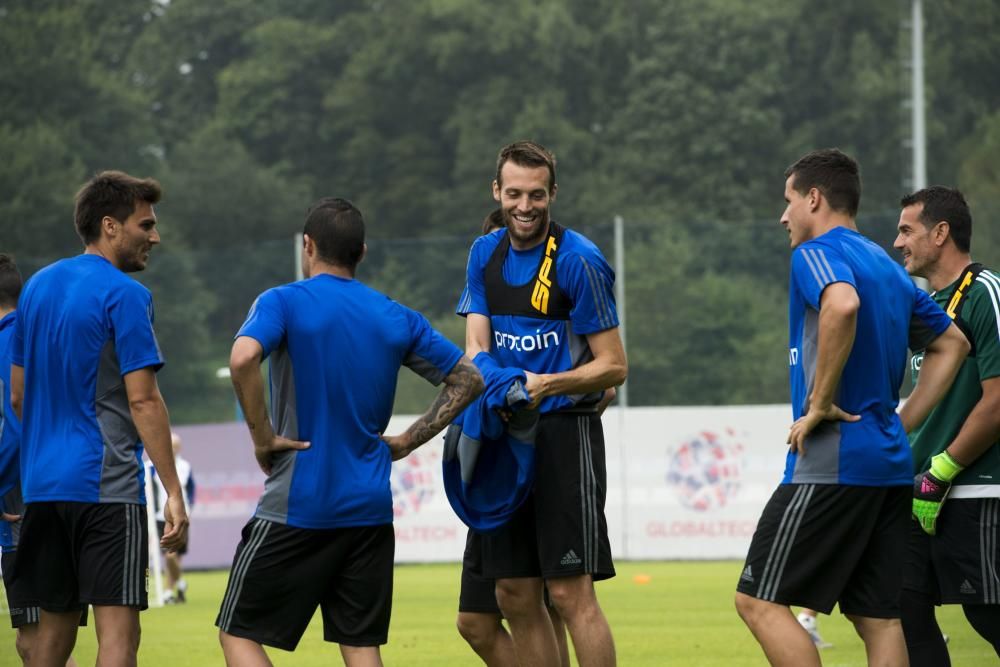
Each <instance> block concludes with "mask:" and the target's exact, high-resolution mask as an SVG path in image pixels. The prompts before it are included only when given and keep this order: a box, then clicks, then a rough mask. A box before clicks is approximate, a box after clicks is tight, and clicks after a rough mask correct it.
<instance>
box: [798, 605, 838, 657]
mask: <svg viewBox="0 0 1000 667" xmlns="http://www.w3.org/2000/svg"><path fill="white" fill-rule="evenodd" d="M816 615H817V612H816V610H815V609H805V608H803V609H802V611H800V612H799V615H798V616H796V617H795V618H796V619H797V620H798V622H799V625H801V626H802V628H803V629H804V630H805V631H806V632H808V633H809V639H811V640H812V642H813V644H815V645H816V648H830V647H832V646H833V644H831V643H830V642H828V641H824V640H823V637H821V636H820V634H819V621H818V620H817V619H816Z"/></svg>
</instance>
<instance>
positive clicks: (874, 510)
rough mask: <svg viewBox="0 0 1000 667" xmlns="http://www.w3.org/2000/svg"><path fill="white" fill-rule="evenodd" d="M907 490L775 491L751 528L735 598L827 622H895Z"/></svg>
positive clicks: (803, 487) (790, 487)
mask: <svg viewBox="0 0 1000 667" xmlns="http://www.w3.org/2000/svg"><path fill="white" fill-rule="evenodd" d="M911 493H912V489H911V487H909V486H897V487H867V486H839V485H833V484H782V485H781V486H779V487H778V488H777V490H776V491H775V492H774V495H772V496H771V499H770V500H769V501H768V503H767V505H766V506H765V508H764V512H763V514H762V515H761V517H760V521H759V522H758V524H757V530H756V531H755V532H754V536H753V541H752V542H751V544H750V551H749V553H748V554H747V559H746V563H745V564H744V566H743V573H742V574H741V575H740V581H739V585H738V586H737V590H738V591H739V592H741V593H745V594H746V595H750V596H753V597H755V598H759V599H761V600H766V601H768V602H774V603H777V604H781V605H789V606H797V607H808V608H810V609H815V610H817V611H821V612H823V613H826V614H829V613H830V611H831V610H832V609H833V605H834V604H836V603H839V604H840V611H841V613H844V614H853V615H857V616H866V617H869V618H899V594H900V591H901V590H902V568H901V567H900V565H901V563H903V561H904V558H905V557H906V537H907V534H908V531H909V521H910V508H911Z"/></svg>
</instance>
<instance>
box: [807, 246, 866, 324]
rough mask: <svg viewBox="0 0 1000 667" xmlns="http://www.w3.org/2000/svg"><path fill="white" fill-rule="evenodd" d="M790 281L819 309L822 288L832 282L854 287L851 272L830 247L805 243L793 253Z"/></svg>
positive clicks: (852, 273)
mask: <svg viewBox="0 0 1000 667" xmlns="http://www.w3.org/2000/svg"><path fill="white" fill-rule="evenodd" d="M792 280H794V281H795V284H796V285H797V286H798V288H799V291H800V292H801V293H802V296H803V298H804V299H805V300H806V303H808V304H809V305H810V306H812V307H813V308H815V309H816V310H819V302H820V298H821V297H822V296H823V290H825V289H826V288H827V286H828V285H832V284H833V283H847V284H848V285H850V286H851V287H853V288H854V289H857V287H858V285H857V283H856V282H855V280H854V271H852V270H851V267H850V266H848V264H847V263H846V262H845V261H844V260H843V259H842V258H841V256H840V254H839V253H838V252H837V251H836V250H835V249H833V248H831V247H829V246H823V245H819V244H805V245H801V246H799V247H798V248H796V249H795V251H794V252H793V253H792Z"/></svg>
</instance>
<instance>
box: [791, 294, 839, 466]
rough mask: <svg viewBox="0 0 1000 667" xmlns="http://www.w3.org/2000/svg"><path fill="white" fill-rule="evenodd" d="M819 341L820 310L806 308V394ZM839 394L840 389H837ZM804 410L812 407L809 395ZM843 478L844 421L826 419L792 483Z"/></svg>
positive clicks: (807, 441) (800, 460) (812, 437)
mask: <svg viewBox="0 0 1000 667" xmlns="http://www.w3.org/2000/svg"><path fill="white" fill-rule="evenodd" d="M818 344H819V311H818V310H815V309H814V308H806V313H805V318H804V319H803V322H802V370H803V372H804V373H805V380H806V396H807V397H808V396H809V395H810V394H811V393H812V390H813V384H814V382H815V380H816V351H817V347H818ZM834 395H836V392H834ZM806 401H807V403H806V405H803V406H802V413H803V414H805V412H806V411H807V410H808V409H809V405H808V398H807V399H806ZM839 479H840V422H822V423H821V424H820V425H819V426H817V427H816V428H815V429H814V430H813V432H812V433H810V434H809V435H808V436H807V437H806V439H805V455H802V454H800V455H799V456H797V457H796V459H795V470H794V471H793V472H792V479H791V483H792V484H837V483H838V481H839Z"/></svg>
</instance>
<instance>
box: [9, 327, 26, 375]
mask: <svg viewBox="0 0 1000 667" xmlns="http://www.w3.org/2000/svg"><path fill="white" fill-rule="evenodd" d="M8 352H9V353H10V363H12V364H17V365H18V366H21V367H22V368H23V367H24V320H23V319H22V318H20V317H18V318H17V319H16V320H14V332H13V333H12V334H11V336H10V348H9V350H8ZM8 391H9V390H8Z"/></svg>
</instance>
